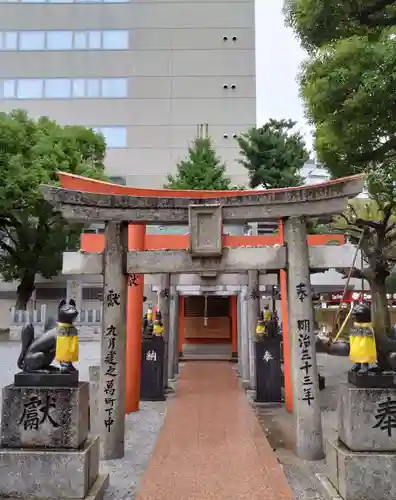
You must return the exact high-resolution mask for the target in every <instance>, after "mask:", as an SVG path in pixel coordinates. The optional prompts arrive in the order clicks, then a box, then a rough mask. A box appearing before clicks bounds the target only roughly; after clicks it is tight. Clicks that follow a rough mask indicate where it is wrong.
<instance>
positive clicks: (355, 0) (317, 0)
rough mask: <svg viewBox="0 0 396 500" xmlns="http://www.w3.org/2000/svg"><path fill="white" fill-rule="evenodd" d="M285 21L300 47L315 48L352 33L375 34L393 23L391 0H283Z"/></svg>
mask: <svg viewBox="0 0 396 500" xmlns="http://www.w3.org/2000/svg"><path fill="white" fill-rule="evenodd" d="M285 14H286V22H287V24H288V25H289V26H291V27H292V28H293V29H294V31H295V32H296V34H297V35H298V37H299V39H300V41H301V44H302V45H303V47H304V48H305V49H306V50H308V51H310V52H312V51H314V50H315V48H319V47H322V46H323V45H325V44H327V43H329V42H331V41H334V40H339V39H343V38H349V37H351V36H354V35H358V36H367V37H370V38H375V37H376V36H377V35H378V33H380V32H381V30H383V29H384V28H387V27H390V26H394V25H395V24H396V2H395V1H394V0H344V1H343V2H340V0H285Z"/></svg>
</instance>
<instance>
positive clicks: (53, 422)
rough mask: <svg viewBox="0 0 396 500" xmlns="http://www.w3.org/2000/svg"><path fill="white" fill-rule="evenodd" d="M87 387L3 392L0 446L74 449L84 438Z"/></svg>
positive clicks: (11, 387) (5, 388)
mask: <svg viewBox="0 0 396 500" xmlns="http://www.w3.org/2000/svg"><path fill="white" fill-rule="evenodd" d="M88 407H89V384H88V382H80V383H79V385H78V387H56V388H51V387H15V386H14V385H9V386H6V387H4V388H3V405H2V418H1V434H0V445H1V446H2V447H4V448H55V449H57V448H66V449H70V448H71V449H78V448H79V447H80V446H81V445H82V444H83V443H84V442H85V440H86V439H87V437H88V426H89V412H88Z"/></svg>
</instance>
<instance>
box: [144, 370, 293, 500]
mask: <svg viewBox="0 0 396 500" xmlns="http://www.w3.org/2000/svg"><path fill="white" fill-rule="evenodd" d="M137 498H138V500H264V499H265V500H293V493H292V491H291V489H290V487H289V485H288V483H287V480H286V478H285V475H284V473H283V471H282V468H281V466H280V465H279V463H278V462H277V460H276V456H275V454H274V453H273V452H272V449H271V447H270V445H269V443H268V441H267V439H266V438H265V435H264V433H263V432H262V430H261V428H260V426H259V424H258V422H257V419H256V418H255V416H254V413H253V411H252V409H251V407H250V405H249V403H248V401H247V399H246V396H245V393H244V391H243V390H242V389H241V388H240V386H239V384H238V381H237V378H236V374H235V370H234V368H233V366H232V365H231V364H230V363H227V362H224V361H223V362H221V361H220V362H215V361H195V362H189V363H186V365H185V366H184V367H183V369H182V370H181V374H180V379H179V381H178V387H177V394H176V397H175V398H174V399H173V400H172V401H170V402H169V404H168V411H167V416H166V419H165V423H164V426H163V428H162V430H161V433H160V437H159V439H158V442H157V446H156V447H155V451H154V454H153V456H152V458H151V460H150V463H149V467H148V469H147V471H146V473H145V475H144V478H143V480H142V483H141V487H140V490H139V494H138V497H137Z"/></svg>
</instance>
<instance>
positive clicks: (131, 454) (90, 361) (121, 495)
mask: <svg viewBox="0 0 396 500" xmlns="http://www.w3.org/2000/svg"><path fill="white" fill-rule="evenodd" d="M19 350H20V345H19V343H17V342H6V341H1V342H0V379H1V381H2V385H8V384H12V383H13V378H14V373H15V372H16V371H17V368H16V360H17V359H18V355H19ZM99 359H100V345H99V342H85V343H84V342H81V343H80V363H79V364H78V368H79V370H80V380H86V381H88V378H89V377H88V373H89V368H88V367H89V366H90V365H97V364H99ZM76 366H77V365H76ZM0 410H1V400H0ZM164 417H165V403H163V402H160V403H141V409H140V411H139V412H137V413H134V414H131V415H128V417H127V419H126V428H125V431H126V432H125V457H124V458H123V459H122V460H108V461H106V462H101V470H102V471H103V472H108V473H110V486H109V488H108V490H107V492H106V494H105V500H127V499H128V500H133V499H134V498H135V496H136V492H137V488H138V485H139V481H140V479H141V477H142V475H143V473H144V471H145V470H146V468H147V464H148V460H149V457H150V455H151V453H152V451H153V448H154V445H155V443H156V441H157V438H158V435H159V432H160V430H161V427H162V424H163V421H164Z"/></svg>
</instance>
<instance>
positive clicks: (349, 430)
mask: <svg viewBox="0 0 396 500" xmlns="http://www.w3.org/2000/svg"><path fill="white" fill-rule="evenodd" d="M338 420H339V421H338V430H339V439H338V440H335V441H329V442H328V443H327V449H326V461H327V466H328V475H327V476H323V475H317V478H318V480H319V484H320V485H321V487H322V488H321V489H322V494H323V497H324V498H325V499H326V500H330V499H331V500H334V499H338V500H342V499H343V500H389V499H391V498H396V482H395V481H394V478H395V477H396V389H386V388H369V389H363V388H360V387H355V386H353V385H351V384H342V385H341V387H340V401H339V407H338Z"/></svg>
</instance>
